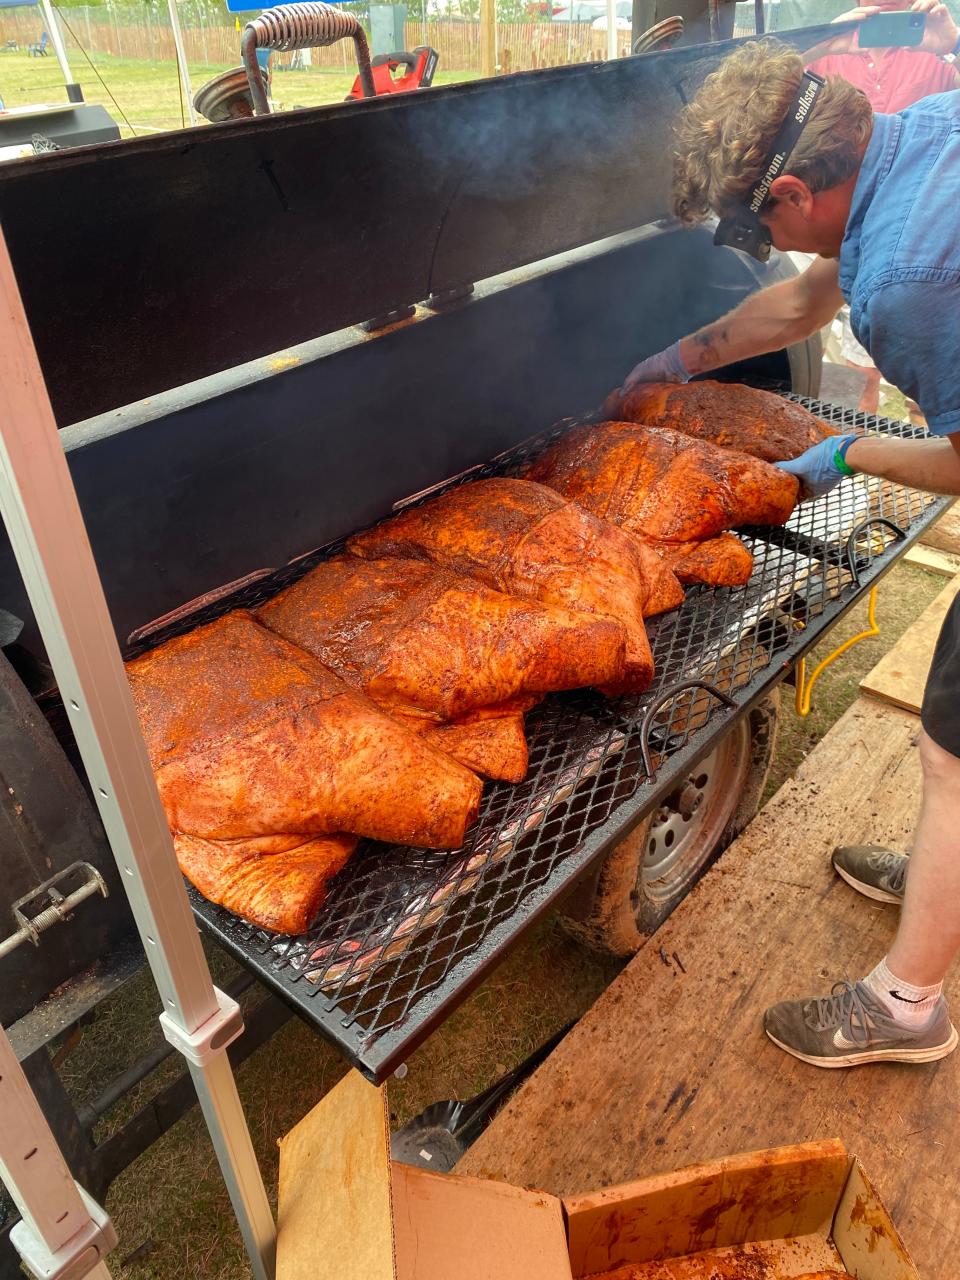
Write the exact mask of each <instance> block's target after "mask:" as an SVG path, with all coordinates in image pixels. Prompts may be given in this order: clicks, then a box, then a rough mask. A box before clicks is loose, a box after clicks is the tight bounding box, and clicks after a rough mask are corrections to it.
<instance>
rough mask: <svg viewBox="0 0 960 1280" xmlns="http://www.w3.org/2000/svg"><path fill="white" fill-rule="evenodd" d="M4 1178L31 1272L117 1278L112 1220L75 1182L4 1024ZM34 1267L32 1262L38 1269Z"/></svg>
mask: <svg viewBox="0 0 960 1280" xmlns="http://www.w3.org/2000/svg"><path fill="white" fill-rule="evenodd" d="M0 1177H2V1178H3V1182H4V1185H5V1186H6V1188H7V1190H8V1191H9V1192H10V1194H11V1196H12V1197H13V1201H14V1204H15V1205H16V1206H17V1208H18V1209H19V1211H20V1217H21V1218H22V1221H21V1222H18V1223H17V1224H16V1226H14V1227H13V1228H12V1230H11V1233H10V1239H11V1243H12V1244H13V1245H14V1248H16V1250H17V1252H18V1253H19V1254H20V1256H21V1258H22V1259H23V1261H24V1262H26V1264H27V1266H28V1267H29V1269H30V1274H31V1275H44V1274H47V1275H53V1274H57V1275H59V1274H60V1271H59V1270H57V1269H56V1268H55V1267H54V1266H53V1263H54V1262H56V1263H59V1264H64V1263H67V1262H69V1263H70V1264H71V1266H72V1267H75V1268H76V1269H75V1270H73V1269H71V1270H70V1274H71V1275H77V1276H81V1275H82V1276H92V1277H94V1280H110V1272H109V1271H108V1270H107V1267H106V1264H105V1263H104V1262H103V1261H102V1259H103V1258H104V1256H105V1255H106V1254H107V1253H108V1252H109V1250H110V1249H112V1248H113V1246H114V1244H115V1243H116V1239H117V1236H116V1232H115V1231H114V1230H113V1228H112V1226H111V1224H110V1220H109V1218H108V1217H107V1216H106V1214H105V1213H104V1212H103V1210H102V1209H101V1208H100V1207H99V1205H94V1203H93V1202H92V1201H91V1200H90V1198H89V1197H88V1196H86V1195H85V1193H82V1192H81V1190H80V1188H79V1187H78V1186H77V1184H76V1183H75V1182H74V1180H73V1175H72V1174H71V1172H70V1170H69V1169H68V1168H67V1165H66V1161H65V1160H64V1158H63V1155H62V1154H61V1152H60V1148H59V1147H58V1146H57V1140H56V1138H55V1137H54V1136H53V1133H52V1132H51V1129H50V1126H49V1125H48V1124H47V1121H46V1117H45V1116H44V1114H43V1112H42V1111H41V1110H40V1106H39V1104H38V1102H37V1100H36V1098H35V1097H34V1094H33V1090H32V1089H31V1088H30V1084H29V1082H28V1080H27V1077H26V1076H25V1075H24V1073H23V1068H22V1067H21V1066H20V1063H19V1062H18V1061H17V1055H16V1054H15V1053H14V1051H13V1046H12V1045H11V1043H10V1041H9V1040H8V1039H7V1033H6V1032H5V1031H4V1030H3V1028H2V1027H0ZM31 1264H32V1265H31Z"/></svg>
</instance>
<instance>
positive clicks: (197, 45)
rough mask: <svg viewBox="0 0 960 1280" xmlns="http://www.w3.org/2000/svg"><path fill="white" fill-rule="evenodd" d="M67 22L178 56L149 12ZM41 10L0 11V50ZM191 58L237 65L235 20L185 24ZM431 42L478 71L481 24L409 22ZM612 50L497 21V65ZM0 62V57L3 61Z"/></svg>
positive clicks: (75, 40) (28, 37) (595, 40)
mask: <svg viewBox="0 0 960 1280" xmlns="http://www.w3.org/2000/svg"><path fill="white" fill-rule="evenodd" d="M61 14H62V17H63V18H64V19H65V20H66V22H67V23H69V26H70V30H69V31H68V30H67V29H66V28H65V29H64V32H63V34H64V39H65V41H66V43H67V47H68V49H70V48H71V47H76V45H77V44H79V45H81V46H82V47H83V48H84V49H85V50H86V52H87V53H89V54H91V55H92V56H95V55H97V54H101V55H106V56H108V57H113V58H137V59H141V60H144V61H149V62H172V61H175V59H176V51H175V49H174V44H173V34H172V32H171V30H170V27H169V25H168V24H167V23H166V22H164V21H163V20H162V16H158V15H156V14H154V13H152V12H151V11H149V10H144V11H142V12H135V13H131V12H130V10H129V9H114V10H111V9H109V8H107V7H103V6H99V7H96V8H94V7H92V6H87V7H84V6H80V7H76V8H68V9H63V10H61ZM42 25H43V23H42V17H41V15H40V11H39V10H36V11H34V10H24V9H2V10H0V48H2V46H3V45H4V44H6V42H7V41H9V40H15V41H17V43H18V44H19V45H20V47H21V48H25V47H26V46H27V45H28V44H31V43H34V42H35V41H37V40H38V39H39V37H40V32H41V28H42ZM183 38H184V44H185V46H186V51H187V58H188V60H189V61H190V62H191V63H196V64H197V65H203V66H213V65H218V64H219V65H223V66H237V65H238V64H239V62H240V54H239V46H240V36H239V33H238V32H237V30H236V27H235V26H234V25H232V24H231V25H229V26H227V25H222V24H216V25H214V24H213V23H209V24H204V23H202V22H201V23H194V24H192V25H185V26H184V28H183ZM617 40H618V44H619V50H620V54H621V56H622V55H623V54H625V53H629V51H630V32H629V31H618V32H617ZM423 44H427V45H432V46H433V47H434V48H435V49H438V50H439V51H440V69H441V71H473V72H477V73H479V71H480V24H479V22H467V21H458V20H456V19H440V20H437V21H431V22H426V23H424V22H408V23H407V26H406V46H407V48H408V49H414V48H416V47H417V45H423ZM606 56H607V33H606V32H605V31H595V30H593V29H592V28H591V27H590V26H589V25H588V24H587V23H581V22H504V23H498V24H497V63H498V67H499V70H500V71H501V72H502V73H504V74H506V73H507V72H510V71H529V70H533V69H535V68H537V67H560V66H566V65H568V64H570V63H574V62H601V61H603V60H604V59H605V58H606ZM291 57H292V55H290V54H284V55H281V56H280V65H281V66H285V65H289V63H290V61H291ZM310 61H311V65H312V66H315V67H324V68H327V69H329V70H343V71H352V70H353V69H354V66H355V63H354V57H353V46H352V44H351V42H350V41H341V42H340V43H339V44H337V45H333V46H332V47H330V48H327V49H313V50H311V51H310ZM0 67H2V63H0Z"/></svg>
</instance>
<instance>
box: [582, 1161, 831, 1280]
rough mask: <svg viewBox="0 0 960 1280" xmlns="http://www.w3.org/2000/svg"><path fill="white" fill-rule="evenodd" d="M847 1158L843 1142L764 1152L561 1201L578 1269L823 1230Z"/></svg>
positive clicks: (823, 1232)
mask: <svg viewBox="0 0 960 1280" xmlns="http://www.w3.org/2000/svg"><path fill="white" fill-rule="evenodd" d="M849 1170H850V1158H849V1156H848V1155H847V1152H846V1150H845V1149H844V1146H843V1144H842V1143H840V1142H836V1141H834V1142H819V1143H815V1144H808V1145H804V1146H794V1147H786V1148H781V1149H779V1150H776V1151H758V1152H753V1153H751V1154H744V1155H736V1156H730V1157H727V1158H724V1159H723V1160H717V1161H712V1162H710V1163H707V1164H698V1165H693V1166H691V1167H688V1168H685V1169H680V1170H677V1171H676V1172H673V1173H668V1174H662V1175H660V1176H659V1177H654V1178H648V1179H645V1180H644V1181H642V1182H635V1183H632V1184H627V1185H626V1186H621V1187H616V1188H611V1189H610V1190H606V1191H604V1190H601V1191H596V1192H591V1193H588V1194H587V1195H583V1196H576V1197H570V1198H567V1199H565V1200H564V1209H565V1211H566V1215H567V1226H568V1235H569V1242H570V1265H571V1269H572V1271H573V1274H574V1276H577V1277H579V1276H587V1275H592V1274H593V1273H594V1272H597V1271H604V1270H608V1269H609V1268H610V1267H612V1266H614V1265H617V1266H619V1265H621V1264H625V1263H640V1262H649V1261H652V1260H655V1259H660V1258H669V1257H680V1256H682V1255H684V1254H690V1253H701V1252H703V1250H704V1249H716V1248H720V1247H723V1246H725V1245H731V1244H745V1243H747V1242H748V1241H753V1240H773V1239H777V1238H779V1237H781V1236H802V1235H811V1234H813V1233H815V1232H819V1233H820V1234H821V1235H823V1236H827V1235H828V1234H829V1232H830V1227H831V1224H832V1222H833V1215H834V1213H835V1211H836V1207H837V1204H838V1202H839V1200H840V1197H841V1195H842V1194H843V1189H844V1187H845V1186H846V1183H847V1175H848V1173H849Z"/></svg>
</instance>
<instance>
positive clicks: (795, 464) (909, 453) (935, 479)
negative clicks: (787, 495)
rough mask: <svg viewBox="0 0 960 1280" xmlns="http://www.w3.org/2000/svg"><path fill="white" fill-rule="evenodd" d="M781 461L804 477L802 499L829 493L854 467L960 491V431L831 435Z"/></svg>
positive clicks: (923, 486) (911, 483)
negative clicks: (932, 436)
mask: <svg viewBox="0 0 960 1280" xmlns="http://www.w3.org/2000/svg"><path fill="white" fill-rule="evenodd" d="M777 466H778V467H779V468H780V469H781V470H782V471H789V472H790V474H791V475H793V476H796V477H797V479H798V480H799V481H800V498H801V501H802V500H803V499H806V498H818V497H819V496H820V495H821V494H823V493H829V492H830V490H831V489H833V488H834V487H835V486H836V485H838V484H839V483H840V481H841V480H842V479H843V477H844V476H845V475H850V474H851V472H855V471H863V472H865V473H866V474H867V475H868V476H879V477H880V478H881V479H882V480H893V481H894V482H895V483H897V484H904V485H908V486H909V487H910V488H912V489H925V490H926V491H927V492H928V493H943V494H947V495H948V496H953V495H955V494H958V495H960V431H954V432H951V434H950V435H948V436H946V437H945V438H943V439H940V440H929V439H928V440H891V439H889V438H885V437H883V436H855V435H846V436H828V437H827V438H826V440H821V441H820V443H819V444H815V445H813V446H812V448H810V449H808V450H807V451H806V453H801V455H800V457H799V458H793V459H792V460H791V461H789V462H778V463H777Z"/></svg>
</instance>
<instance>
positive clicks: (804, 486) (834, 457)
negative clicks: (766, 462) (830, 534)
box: [777, 435, 857, 499]
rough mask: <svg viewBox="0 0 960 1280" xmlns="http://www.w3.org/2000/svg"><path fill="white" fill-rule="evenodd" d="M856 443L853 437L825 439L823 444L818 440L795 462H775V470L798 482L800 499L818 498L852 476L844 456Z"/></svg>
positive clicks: (830, 437)
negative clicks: (844, 478) (793, 477)
mask: <svg viewBox="0 0 960 1280" xmlns="http://www.w3.org/2000/svg"><path fill="white" fill-rule="evenodd" d="M856 439H857V437H856V436H855V435H849V436H827V438H826V440H821V441H820V443H819V444H815V445H813V446H812V447H811V448H809V449H808V450H807V451H806V453H801V455H800V457H799V458H794V459H793V460H792V461H791V462H778V463H777V466H778V467H779V468H780V470H781V471H789V472H790V474H791V475H792V476H796V477H797V479H798V480H799V481H800V496H801V499H805V498H819V497H820V495H821V494H823V493H829V492H830V490H831V489H833V488H835V487H836V486H837V485H838V484H839V483H840V481H841V480H842V479H843V477H844V476H852V475H853V474H854V472H853V468H852V467H850V466H848V465H847V463H846V461H845V456H844V455H845V454H846V452H847V449H849V447H850V445H851V444H852V443H853V441H854V440H856Z"/></svg>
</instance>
